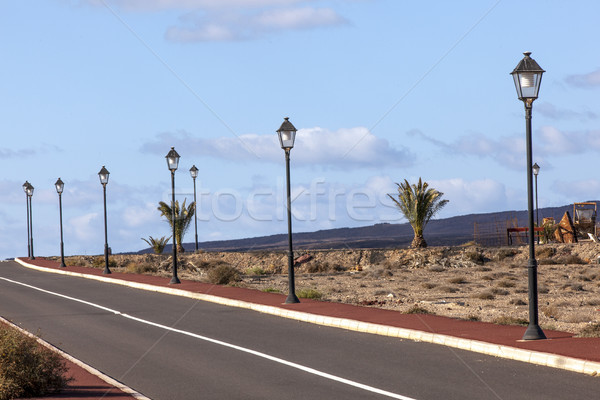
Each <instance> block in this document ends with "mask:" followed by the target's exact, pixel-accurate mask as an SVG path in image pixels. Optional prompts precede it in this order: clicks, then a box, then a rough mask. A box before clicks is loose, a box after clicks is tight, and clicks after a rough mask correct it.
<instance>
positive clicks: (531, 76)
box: [511, 51, 546, 105]
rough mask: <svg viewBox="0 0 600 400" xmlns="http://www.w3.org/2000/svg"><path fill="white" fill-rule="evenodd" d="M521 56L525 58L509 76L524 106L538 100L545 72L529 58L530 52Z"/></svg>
mask: <svg viewBox="0 0 600 400" xmlns="http://www.w3.org/2000/svg"><path fill="white" fill-rule="evenodd" d="M523 54H524V55H525V57H523V59H522V60H521V61H520V62H519V64H517V66H516V67H515V69H514V70H513V72H511V75H512V76H513V79H514V81H515V88H516V89H517V96H518V98H519V100H522V101H523V102H524V103H525V104H526V105H531V103H533V101H534V100H535V99H537V98H538V94H539V92H540V83H541V82H542V74H543V73H544V72H546V71H544V70H543V69H542V68H541V67H540V66H539V64H538V63H537V62H536V61H535V60H534V59H533V58H531V52H530V51H526V52H525V53H523Z"/></svg>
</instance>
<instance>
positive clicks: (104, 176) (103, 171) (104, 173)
mask: <svg viewBox="0 0 600 400" xmlns="http://www.w3.org/2000/svg"><path fill="white" fill-rule="evenodd" d="M109 175H110V172H108V170H107V169H106V167H105V166H104V165H103V166H102V169H101V170H100V172H98V177H99V178H100V183H101V184H102V185H103V186H106V185H107V184H108V176H109Z"/></svg>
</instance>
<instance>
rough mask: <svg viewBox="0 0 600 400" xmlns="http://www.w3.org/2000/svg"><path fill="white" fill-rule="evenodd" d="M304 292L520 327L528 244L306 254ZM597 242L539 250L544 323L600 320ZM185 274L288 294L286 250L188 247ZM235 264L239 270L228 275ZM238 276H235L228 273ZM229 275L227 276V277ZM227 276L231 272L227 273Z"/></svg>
mask: <svg viewBox="0 0 600 400" xmlns="http://www.w3.org/2000/svg"><path fill="white" fill-rule="evenodd" d="M303 255H306V256H305V257H304V258H309V259H310V261H307V262H304V263H302V264H300V265H297V267H296V292H297V294H298V296H299V297H301V298H302V297H309V296H310V297H313V298H320V299H321V300H323V301H331V302H343V303H350V304H357V305H362V306H369V307H380V308H386V309H393V310H398V311H400V312H429V313H432V314H437V315H443V316H448V317H454V318H461V319H471V320H479V321H486V322H495V323H510V324H518V323H525V324H526V321H527V320H528V294H527V293H528V278H527V270H528V268H527V265H528V247H527V246H520V247H514V246H513V247H502V248H487V247H478V246H474V245H470V246H461V247H430V248H427V249H420V250H413V249H395V250H335V251H334V250H332V251H315V250H311V251H302V250H298V251H297V252H296V253H295V256H296V258H298V257H301V256H303ZM599 257H600V244H596V243H593V242H583V243H577V244H545V245H540V246H537V247H536V258H537V260H538V263H539V265H538V286H539V287H538V289H539V320H540V325H541V326H542V328H543V329H554V330H561V331H567V332H572V333H580V332H581V331H582V330H583V329H584V328H586V327H589V326H591V325H595V324H598V323H599V322H600V263H599V261H600V258H599ZM178 259H179V276H180V278H182V279H193V280H199V281H205V282H213V283H214V282H216V281H217V280H218V279H219V278H222V277H223V275H227V276H228V277H229V278H231V283H229V284H233V285H236V286H241V287H247V288H251V289H256V290H264V291H272V292H281V293H287V285H288V283H287V255H286V253H285V252H264V251H263V252H247V253H213V252H201V251H200V252H198V253H184V254H180V255H179V257H178ZM103 263H104V258H103V257H92V256H75V257H68V258H67V264H68V265H80V266H94V267H96V268H102V267H103V265H104V264H103ZM111 264H112V265H111V268H116V270H117V271H122V272H132V273H151V274H157V275H164V276H165V277H167V276H170V268H171V265H172V259H171V257H170V255H166V254H164V255H154V254H149V255H136V256H131V255H115V256H111ZM232 271H233V272H232ZM232 273H233V275H231V274H232ZM229 275H231V276H229ZM225 280H227V279H225Z"/></svg>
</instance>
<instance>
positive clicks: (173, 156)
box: [165, 147, 179, 172]
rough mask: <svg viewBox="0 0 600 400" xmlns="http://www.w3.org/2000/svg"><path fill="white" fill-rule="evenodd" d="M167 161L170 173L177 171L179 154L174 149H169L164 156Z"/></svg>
mask: <svg viewBox="0 0 600 400" xmlns="http://www.w3.org/2000/svg"><path fill="white" fill-rule="evenodd" d="M165 158H166V159H167V166H168V167H169V170H170V171H171V172H175V171H176V170H177V166H178V165H179V154H177V152H176V151H175V147H171V150H169V152H168V153H167V155H166V156H165Z"/></svg>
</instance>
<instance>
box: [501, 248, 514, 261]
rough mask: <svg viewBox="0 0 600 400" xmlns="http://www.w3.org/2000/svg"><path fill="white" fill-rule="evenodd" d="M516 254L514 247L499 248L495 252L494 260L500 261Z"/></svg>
mask: <svg viewBox="0 0 600 400" xmlns="http://www.w3.org/2000/svg"><path fill="white" fill-rule="evenodd" d="M516 254H517V251H516V250H514V249H501V250H499V251H498V254H496V260H498V261H502V260H504V259H505V258H508V257H514V256H515V255H516Z"/></svg>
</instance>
